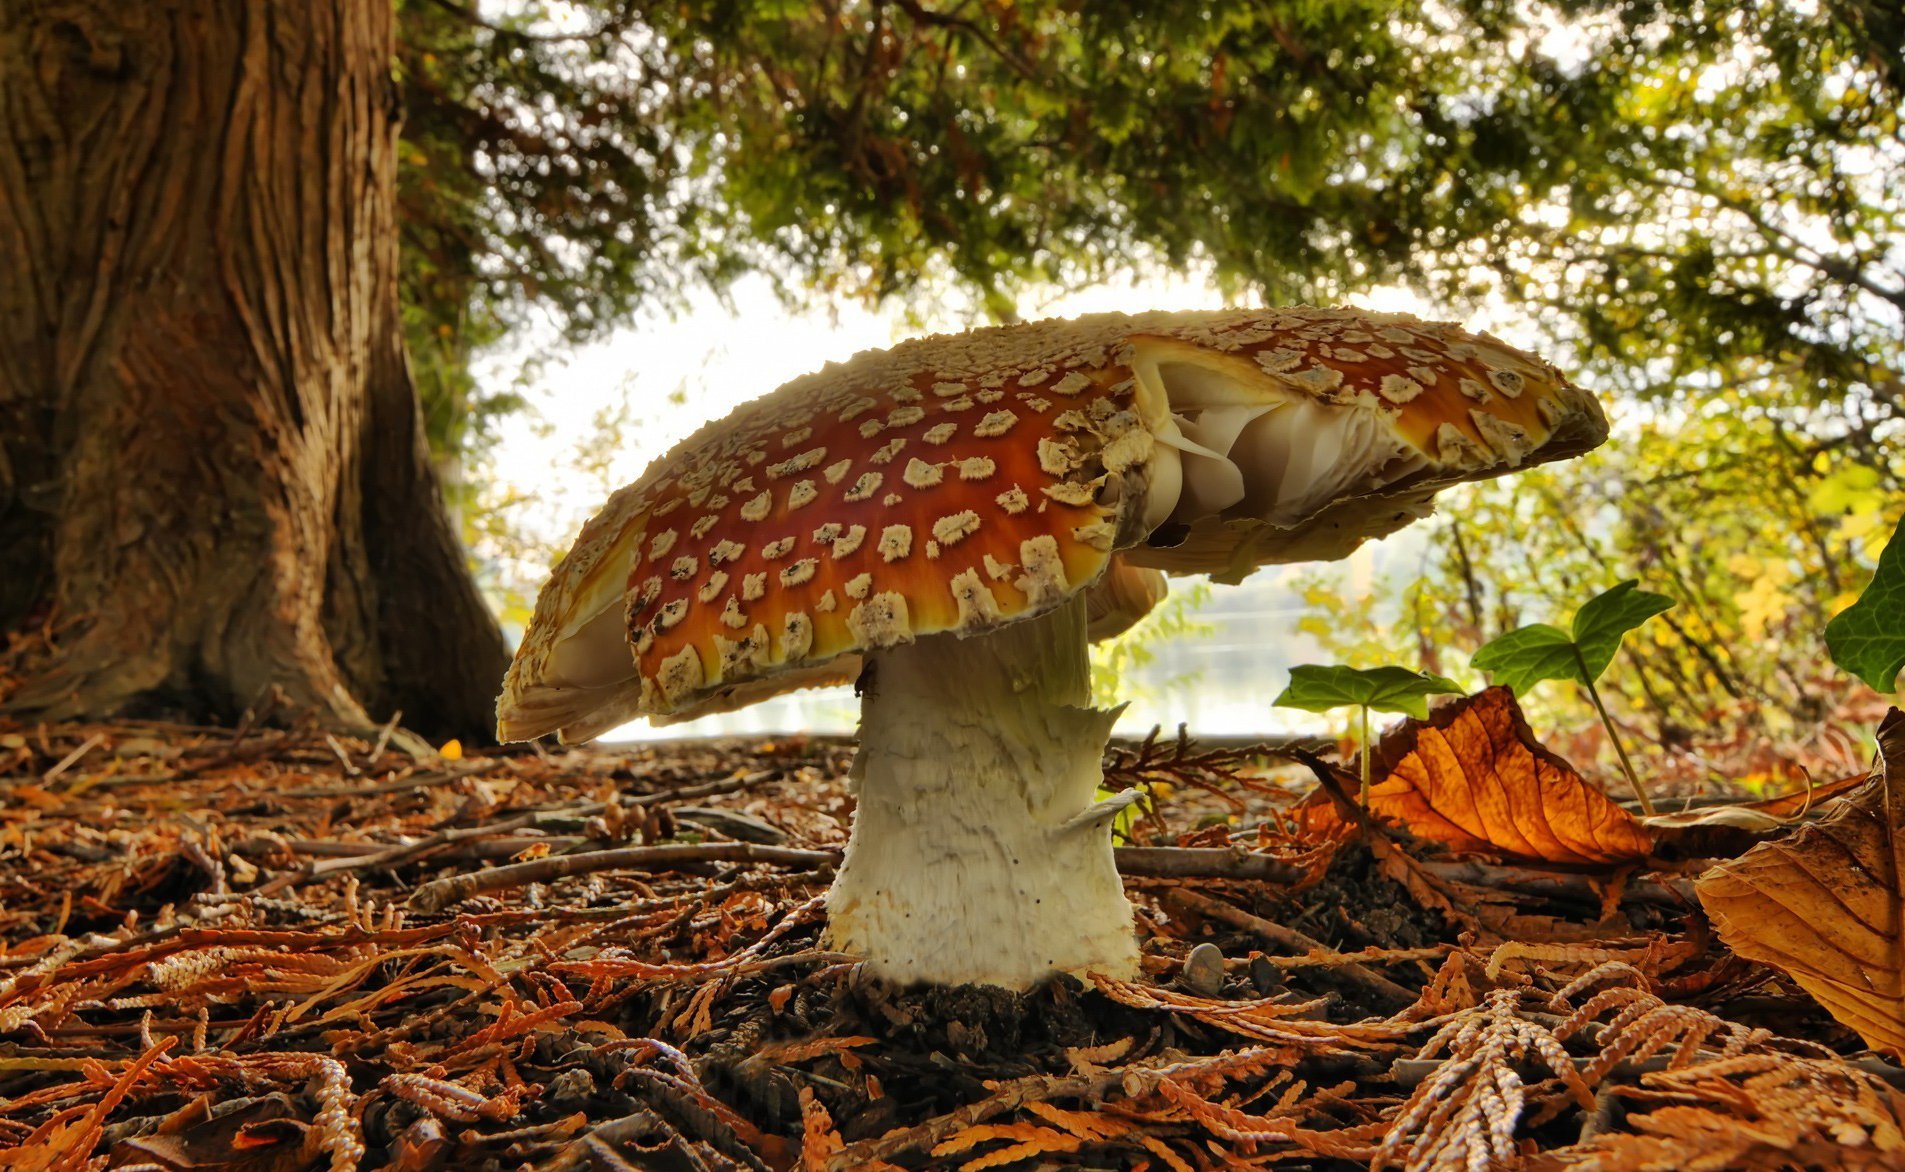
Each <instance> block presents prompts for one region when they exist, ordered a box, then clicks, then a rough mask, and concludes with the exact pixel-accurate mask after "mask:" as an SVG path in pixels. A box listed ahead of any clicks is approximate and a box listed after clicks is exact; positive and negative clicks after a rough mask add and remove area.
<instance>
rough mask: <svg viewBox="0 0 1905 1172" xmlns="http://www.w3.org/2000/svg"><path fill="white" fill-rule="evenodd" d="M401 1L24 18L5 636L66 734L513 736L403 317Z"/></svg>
mask: <svg viewBox="0 0 1905 1172" xmlns="http://www.w3.org/2000/svg"><path fill="white" fill-rule="evenodd" d="M393 35H394V30H393V12H392V6H391V3H390V0H249V2H247V0H136V2H128V0H11V2H10V3H8V4H6V5H5V6H4V8H3V9H0V630H16V629H20V628H22V627H28V626H34V625H40V624H44V625H46V626H47V627H48V628H49V629H50V630H51V632H52V636H51V639H52V642H51V650H50V652H46V653H43V654H39V655H36V656H29V657H28V658H27V659H26V660H25V661H24V671H25V680H24V682H23V683H22V684H20V686H18V687H17V689H15V690H14V691H13V694H12V695H11V696H10V697H9V696H0V701H5V702H6V704H7V706H8V707H9V708H10V709H12V710H13V711H14V712H16V713H24V714H33V715H38V716H44V717H49V718H72V717H85V716H103V715H106V714H108V713H113V712H120V711H126V710H152V709H163V710H169V711H190V712H194V713H198V714H205V715H212V716H227V717H229V716H230V715H232V714H234V713H236V712H238V711H240V710H242V709H243V708H245V707H246V706H248V705H251V704H254V703H255V702H257V701H258V700H259V699H260V697H261V696H262V695H264V694H265V693H267V692H268V691H269V690H270V689H272V688H274V687H275V688H277V689H280V690H282V692H283V694H284V695H285V696H286V697H287V698H288V699H289V700H290V701H291V702H292V703H293V704H294V705H296V706H298V707H300V708H305V709H310V710H315V711H316V712H318V713H319V714H320V715H321V716H322V717H323V718H324V719H325V720H326V721H328V722H330V723H333V724H337V725H344V726H363V725H367V724H370V723H372V722H374V721H378V720H382V719H385V718H387V717H388V716H389V715H390V714H391V713H392V712H393V711H395V710H397V709H402V710H403V712H404V714H405V723H406V724H407V725H409V726H410V727H412V728H416V729H418V730H420V731H425V732H428V733H432V734H436V735H444V734H458V735H465V736H468V735H479V734H482V733H485V732H487V730H488V728H489V726H490V723H491V720H492V705H493V699H494V695H495V689H496V687H497V683H498V681H499V680H500V678H501V675H502V671H503V667H504V665H505V653H504V649H503V644H502V640H501V637H500V635H499V634H498V632H497V629H496V626H495V623H494V621H493V620H492V619H491V618H490V616H489V614H488V611H487V610H486V608H485V607H484V606H483V603H482V600H481V598H480V597H479V596H478V594H477V592H476V590H475V587H474V585H473V583H472V582H471V580H470V578H469V575H468V573H467V571H466V569H465V567H464V563H463V554H462V550H461V548H460V546H459V544H458V542H457V540H456V536H455V534H454V533H453V531H452V530H451V528H450V525H449V522H448V519H447V517H446V515H445V513H444V510H443V504H442V500H441V497H440V495H439V493H438V491H437V488H436V484H435V482H434V480H433V479H432V478H431V476H430V472H429V466H428V463H427V458H426V453H425V451H424V447H423V439H422V432H421V419H420V417H419V415H418V410H417V404H416V399H415V395H414V392H413V390H412V388H411V383H410V377H409V372H408V368H407V365H406V362H405V358H404V353H403V346H402V338H401V332H400V322H399V315H398V304H397V231H396V222H395V217H396V201H395V174H396V148H397V127H398V121H399V116H400V115H399V110H398V104H397V92H396V86H395V82H394V80H393V78H392V76H391V62H392V60H393V48H394V46H393V39H392V38H393Z"/></svg>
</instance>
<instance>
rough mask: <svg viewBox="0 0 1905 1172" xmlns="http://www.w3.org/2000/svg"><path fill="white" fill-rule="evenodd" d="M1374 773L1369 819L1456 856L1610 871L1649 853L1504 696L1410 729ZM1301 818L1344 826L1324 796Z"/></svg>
mask: <svg viewBox="0 0 1905 1172" xmlns="http://www.w3.org/2000/svg"><path fill="white" fill-rule="evenodd" d="M1372 775H1373V776H1375V777H1377V778H1379V780H1377V781H1375V782H1374V783H1373V784H1372V785H1371V786H1370V791H1369V809H1370V812H1371V813H1372V814H1375V815H1377V816H1379V817H1383V818H1388V819H1392V820H1394V821H1396V822H1399V823H1401V824H1402V825H1403V826H1405V827H1407V828H1408V830H1409V832H1410V833H1411V834H1414V835H1415V836H1416V837H1418V838H1422V839H1428V840H1430V841H1433V842H1440V843H1444V844H1446V845H1448V846H1449V847H1451V848H1453V849H1455V850H1458V851H1467V852H1474V853H1478V854H1486V855H1491V856H1494V857H1498V858H1508V859H1522V860H1528V861H1533V862H1550V863H1577V864H1583V863H1586V864H1607V863H1624V862H1631V861H1633V860H1635V859H1640V858H1644V857H1646V855H1647V853H1648V850H1649V848H1650V847H1651V845H1652V840H1651V839H1650V837H1649V836H1648V834H1647V831H1646V830H1645V828H1643V827H1642V826H1641V824H1640V823H1639V822H1638V821H1636V820H1635V818H1634V816H1633V815H1632V814H1629V813H1628V812H1627V811H1626V810H1624V809H1622V808H1621V807H1620V806H1618V805H1616V804H1615V803H1614V801H1613V800H1612V799H1610V798H1609V797H1608V796H1607V795H1606V794H1604V793H1602V792H1601V791H1600V789H1598V788H1597V787H1596V786H1595V785H1594V784H1593V783H1591V782H1589V781H1588V780H1587V779H1586V778H1585V777H1582V776H1581V774H1580V773H1579V772H1578V771H1577V770H1576V769H1575V768H1574V767H1573V766H1572V765H1569V764H1568V763H1567V762H1566V761H1563V760H1562V759H1561V758H1560V757H1557V756H1556V755H1555V754H1553V753H1551V752H1549V751H1548V750H1547V749H1545V748H1543V747H1542V746H1541V744H1540V742H1538V741H1536V740H1535V737H1534V733H1532V732H1531V731H1529V728H1528V723H1527V721H1525V720H1523V719H1522V715H1521V709H1520V708H1519V707H1518V706H1517V705H1516V704H1515V697H1514V693H1512V692H1510V691H1509V690H1508V689H1507V688H1489V689H1487V690H1485V691H1482V692H1480V693H1477V694H1476V695H1474V696H1470V697H1468V698H1466V699H1463V700H1458V701H1456V702H1455V703H1452V704H1448V705H1444V706H1443V707H1442V708H1439V709H1437V710H1436V712H1435V713H1434V714H1433V715H1432V716H1431V717H1430V718H1429V719H1428V721H1426V722H1423V721H1416V720H1408V721H1404V722H1403V723H1402V724H1401V725H1400V726H1399V727H1397V728H1396V729H1395V730H1394V731H1393V732H1391V733H1389V735H1387V736H1385V737H1384V738H1383V739H1382V743H1381V744H1380V745H1379V746H1377V749H1376V756H1375V758H1374V759H1373V761H1372ZM1296 814H1297V816H1298V818H1299V820H1300V823H1301V824H1302V825H1304V826H1306V827H1307V828H1308V829H1310V830H1311V831H1312V832H1314V833H1333V832H1334V831H1335V830H1336V829H1337V828H1338V827H1340V826H1341V825H1342V818H1341V815H1340V814H1339V813H1338V812H1337V810H1336V808H1335V806H1334V805H1333V804H1332V803H1331V802H1330V801H1329V799H1328V798H1327V796H1325V795H1322V794H1316V795H1312V796H1311V797H1310V798H1309V799H1307V800H1306V801H1305V802H1304V803H1303V804H1302V805H1300V806H1299V807H1297V810H1296Z"/></svg>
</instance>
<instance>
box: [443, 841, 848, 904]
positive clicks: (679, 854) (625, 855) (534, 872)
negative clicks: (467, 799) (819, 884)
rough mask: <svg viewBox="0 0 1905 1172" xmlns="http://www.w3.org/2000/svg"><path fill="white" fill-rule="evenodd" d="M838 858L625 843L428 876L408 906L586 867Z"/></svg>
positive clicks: (727, 846) (724, 846) (822, 862)
mask: <svg viewBox="0 0 1905 1172" xmlns="http://www.w3.org/2000/svg"><path fill="white" fill-rule="evenodd" d="M839 859H840V855H839V852H837V851H810V850H799V849H796V848H794V847H786V846H758V845H756V844H754V843H751V842H707V843H696V844H693V845H690V846H629V847H620V848H617V849H615V850H606V851H589V852H587V853H586V854H579V855H554V856H551V857H550V858H546V859H536V860H533V861H531V862H527V863H515V864H512V865H511V866H507V867H497V868H495V869H494V870H490V871H476V872H473V873H471V874H467V875H451V876H449V877H448V878H444V879H433V880H431V881H430V882H428V883H425V884H424V885H423V886H421V887H419V888H417V889H416V890H415V891H413V892H411V894H410V906H411V907H413V908H415V909H417V910H418V911H422V912H439V911H442V910H443V909H444V908H446V907H449V906H450V905H451V904H456V903H461V902H462V901H464V900H466V899H468V898H470V897H471V896H472V895H479V894H481V893H483V892H485V891H500V890H502V889H503V888H506V887H522V886H524V885H526V884H530V883H547V882H549V881H550V880H553V879H566V878H569V877H570V876H572V875H583V874H587V873H589V872H591V871H608V870H615V869H623V870H630V871H652V870H656V869H659V868H667V867H679V866H682V865H684V864H694V863H765V864H771V865H776V866H791V867H814V868H819V867H831V866H833V865H834V864H835V863H837V862H838V861H839Z"/></svg>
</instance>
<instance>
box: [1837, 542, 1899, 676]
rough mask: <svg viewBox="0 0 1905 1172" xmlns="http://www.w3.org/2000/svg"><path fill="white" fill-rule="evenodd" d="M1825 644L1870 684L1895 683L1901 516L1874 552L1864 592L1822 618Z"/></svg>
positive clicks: (1897, 665)
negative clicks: (1873, 569)
mask: <svg viewBox="0 0 1905 1172" xmlns="http://www.w3.org/2000/svg"><path fill="white" fill-rule="evenodd" d="M1826 649H1827V650H1828V651H1830V652H1831V653H1832V662H1834V663H1836V664H1838V665H1839V666H1840V667H1841V668H1843V669H1845V670H1846V671H1848V672H1851V673H1852V674H1853V675H1855V676H1858V677H1859V678H1860V679H1862V680H1864V681H1865V682H1866V683H1868V684H1870V685H1872V687H1873V688H1874V689H1875V690H1877V691H1880V692H1890V691H1893V690H1894V689H1896V688H1897V687H1898V673H1899V669H1901V668H1905V518H1901V519H1900V520H1899V523H1898V528H1897V529H1894V530H1893V531H1892V538H1891V540H1890V541H1887V542H1886V543H1885V548H1884V549H1883V550H1881V551H1880V552H1879V568H1878V572H1877V573H1875V574H1873V575H1872V582H1871V584H1870V585H1868V586H1867V587H1866V588H1865V593H1863V594H1861V595H1859V600H1858V601H1857V602H1855V603H1853V604H1852V605H1851V606H1848V607H1847V608H1845V609H1844V610H1842V611H1840V612H1839V614H1838V615H1837V616H1836V617H1835V618H1834V619H1833V620H1832V621H1831V622H1829V623H1827V624H1826Z"/></svg>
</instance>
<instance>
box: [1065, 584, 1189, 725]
mask: <svg viewBox="0 0 1905 1172" xmlns="http://www.w3.org/2000/svg"><path fill="white" fill-rule="evenodd" d="M1209 597H1210V584H1209V583H1208V582H1201V581H1200V582H1191V583H1178V584H1176V585H1174V586H1173V587H1172V589H1171V593H1170V594H1168V595H1166V596H1165V598H1164V601H1163V602H1160V603H1159V604H1158V605H1157V606H1156V607H1155V608H1154V609H1153V610H1152V611H1151V613H1150V614H1148V615H1145V616H1144V617H1143V618H1141V619H1139V620H1138V621H1137V622H1136V623H1134V624H1132V626H1131V629H1130V630H1128V631H1124V632H1122V633H1120V634H1119V635H1118V636H1116V637H1115V638H1111V639H1106V640H1105V641H1104V642H1102V643H1095V644H1093V645H1092V648H1091V702H1092V703H1093V704H1095V705H1097V706H1098V707H1100V708H1109V707H1111V706H1112V705H1114V704H1121V703H1123V702H1125V701H1127V700H1129V699H1131V686H1132V677H1133V676H1134V675H1135V674H1136V673H1137V672H1139V671H1141V670H1142V669H1143V668H1145V667H1146V666H1147V665H1149V664H1151V663H1152V662H1154V661H1155V660H1156V659H1157V646H1158V644H1160V643H1166V642H1170V641H1172V640H1175V639H1197V638H1202V637H1204V636H1206V635H1209V634H1210V633H1211V630H1212V627H1211V625H1210V624H1209V623H1206V622H1200V621H1198V619H1197V608H1198V607H1200V606H1202V605H1203V604H1204V601H1205V600H1206V599H1208V598H1209ZM1195 682H1196V675H1195V673H1190V674H1186V675H1179V676H1174V677H1172V678H1171V679H1169V680H1166V681H1164V682H1163V683H1162V684H1159V685H1154V686H1153V688H1152V689H1151V690H1152V693H1153V694H1154V695H1155V694H1159V693H1162V692H1168V691H1170V690H1171V689H1173V688H1182V687H1189V686H1190V685H1192V684H1194V683H1195Z"/></svg>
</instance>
